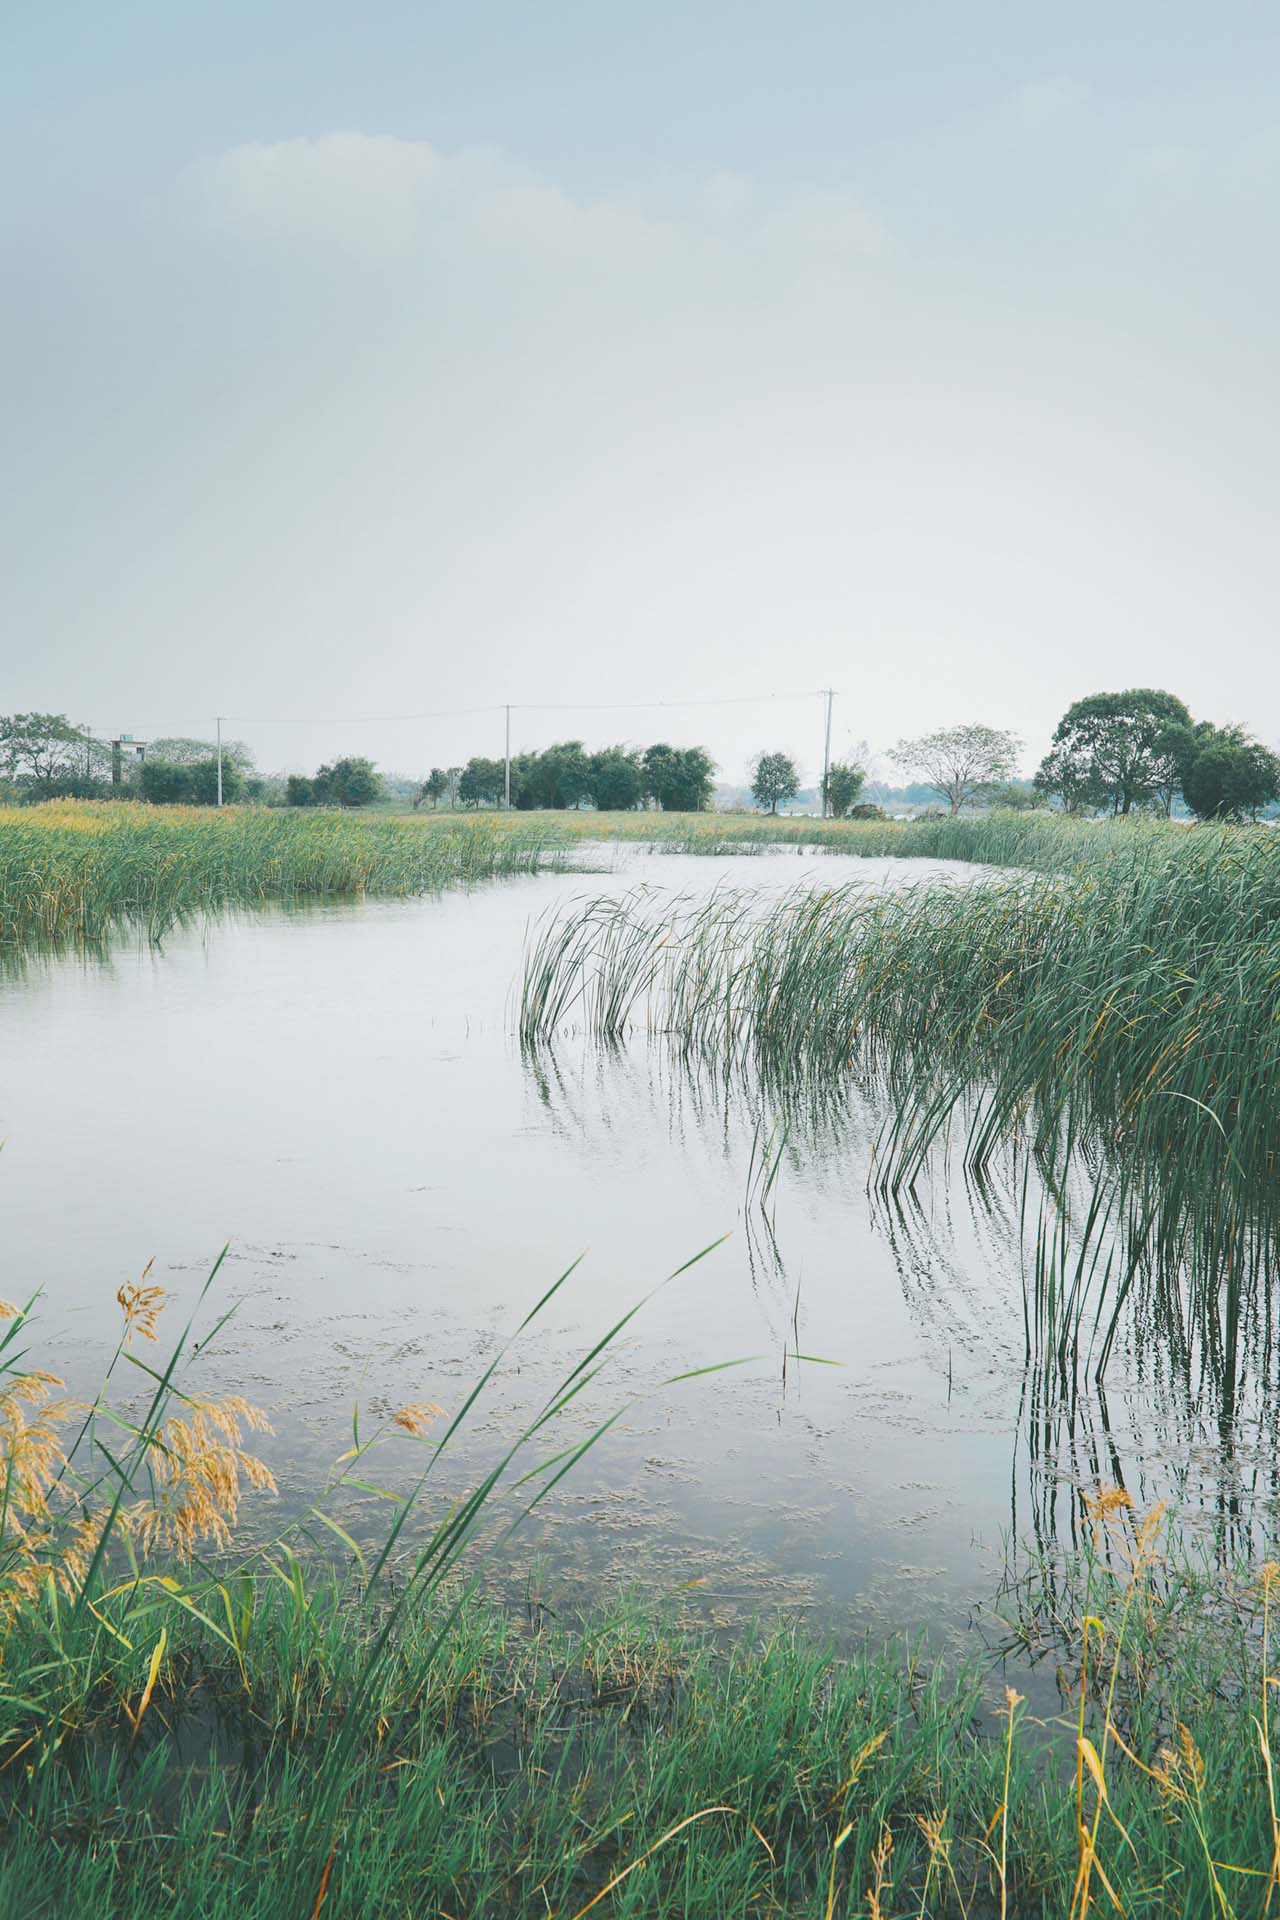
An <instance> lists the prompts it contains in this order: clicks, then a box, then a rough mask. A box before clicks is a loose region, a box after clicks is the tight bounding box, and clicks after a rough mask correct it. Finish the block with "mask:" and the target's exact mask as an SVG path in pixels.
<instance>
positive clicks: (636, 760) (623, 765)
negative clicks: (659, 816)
mask: <svg viewBox="0 0 1280 1920" xmlns="http://www.w3.org/2000/svg"><path fill="white" fill-rule="evenodd" d="M589 780H590V790H591V798H592V799H593V800H594V801H595V803H596V806H597V807H598V808H599V809H600V811H601V813H625V812H627V811H629V810H630V809H631V808H633V807H640V806H643V805H644V798H645V776H644V767H643V765H642V763H641V760H640V755H639V754H638V753H637V752H635V751H634V749H632V748H631V747H603V748H601V750H600V752H599V753H593V754H592V755H591V761H590V770H589Z"/></svg>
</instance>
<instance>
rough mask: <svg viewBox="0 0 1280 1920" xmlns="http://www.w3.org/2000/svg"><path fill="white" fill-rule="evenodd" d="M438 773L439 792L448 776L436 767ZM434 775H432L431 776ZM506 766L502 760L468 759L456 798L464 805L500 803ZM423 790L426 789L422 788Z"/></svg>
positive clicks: (479, 805) (480, 805) (503, 789)
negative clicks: (439, 781)
mask: <svg viewBox="0 0 1280 1920" xmlns="http://www.w3.org/2000/svg"><path fill="white" fill-rule="evenodd" d="M436 773H437V774H439V775H440V780H441V786H440V788H439V791H440V792H444V790H445V788H446V787H447V785H448V778H447V776H446V775H445V774H443V773H441V772H440V769H439V768H438V767H437V768H436ZM433 777H434V776H433ZM506 778H507V768H506V762H505V761H503V760H484V759H472V760H468V762H467V764H466V766H465V767H464V768H463V769H462V778H461V779H460V780H459V782H458V798H459V800H460V801H461V802H462V804H463V806H464V807H496V806H500V805H501V803H502V799H503V795H504V793H505V790H506ZM512 785H513V789H514V786H515V769H514V767H513V768H512ZM423 791H424V792H425V791H426V789H425V788H424V789H423Z"/></svg>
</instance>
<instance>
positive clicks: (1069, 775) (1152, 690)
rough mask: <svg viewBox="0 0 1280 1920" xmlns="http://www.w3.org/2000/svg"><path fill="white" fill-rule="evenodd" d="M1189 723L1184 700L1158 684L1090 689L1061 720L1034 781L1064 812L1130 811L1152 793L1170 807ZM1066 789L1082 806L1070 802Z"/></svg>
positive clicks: (1146, 801) (1152, 795)
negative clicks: (1093, 809) (1059, 798)
mask: <svg viewBox="0 0 1280 1920" xmlns="http://www.w3.org/2000/svg"><path fill="white" fill-rule="evenodd" d="M1191 726H1192V723H1191V715H1190V713H1189V712H1188V711H1187V708H1186V707H1185V705H1184V704H1183V702H1182V701H1181V700H1179V699H1178V698H1177V696H1176V695H1175V694H1172V693H1163V692H1161V690H1160V689H1159V688H1157V687H1130V688H1129V689H1128V690H1127V691H1126V692H1124V693H1092V694H1090V695H1089V696H1088V698H1087V699H1084V700H1077V701H1076V702H1075V704H1074V706H1070V707H1068V708H1067V711H1066V712H1065V713H1064V714H1063V716H1062V719H1061V720H1060V721H1059V722H1058V725H1057V729H1056V730H1055V732H1054V736H1053V749H1052V751H1051V752H1050V754H1049V756H1048V757H1047V758H1046V759H1045V760H1044V761H1042V762H1041V765H1040V769H1039V772H1038V773H1037V775H1036V779H1037V782H1038V784H1039V785H1040V788H1041V791H1042V792H1058V793H1061V794H1062V797H1063V804H1064V805H1066V806H1067V809H1068V811H1069V812H1073V811H1081V810H1083V806H1086V805H1088V806H1109V807H1110V809H1111V811H1112V813H1113V814H1128V813H1132V812H1133V810H1134V808H1135V807H1142V806H1146V805H1149V804H1150V803H1151V801H1153V800H1154V799H1156V798H1157V796H1162V797H1164V799H1165V802H1166V811H1167V810H1168V806H1169V805H1171V804H1172V798H1173V794H1174V792H1175V791H1176V790H1177V786H1178V780H1179V765H1180V761H1181V759H1182V757H1183V756H1184V754H1185V750H1186V738H1187V735H1188V733H1189V732H1190V731H1191ZM1068 792H1071V793H1072V794H1074V795H1075V796H1076V798H1077V800H1078V802H1079V803H1080V804H1078V805H1077V806H1075V807H1073V806H1072V805H1071V802H1070V800H1069V799H1068Z"/></svg>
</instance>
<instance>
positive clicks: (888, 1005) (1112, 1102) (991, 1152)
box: [520, 817, 1280, 1376]
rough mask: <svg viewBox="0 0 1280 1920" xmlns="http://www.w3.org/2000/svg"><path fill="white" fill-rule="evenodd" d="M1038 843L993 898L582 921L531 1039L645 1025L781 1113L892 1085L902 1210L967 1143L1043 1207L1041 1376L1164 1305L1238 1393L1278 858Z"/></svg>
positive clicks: (880, 900)
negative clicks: (577, 1029)
mask: <svg viewBox="0 0 1280 1920" xmlns="http://www.w3.org/2000/svg"><path fill="white" fill-rule="evenodd" d="M1011 818H1012V817H1011ZM926 824H930V823H926ZM938 824H939V825H940V826H942V827H949V826H951V825H952V824H953V823H949V822H942V823H938ZM954 824H955V825H956V826H957V827H958V828H961V829H963V828H964V827H965V823H964V822H958V823H954ZM1065 824H1066V827H1067V830H1068V833H1067V838H1066V839H1065V840H1063V841H1062V842H1061V843H1060V844H1061V846H1062V847H1063V848H1065V847H1067V846H1068V845H1070V844H1072V839H1073V836H1074V829H1073V827H1072V823H1069V822H1068V823H1065ZM998 830H999V831H1000V832H1002V831H1003V828H999V829H998ZM1020 830H1021V829H1019V831H1020ZM995 831H996V829H993V832H995ZM1035 831H1036V830H1033V837H1032V838H1031V839H1030V840H1029V841H1027V842H1025V843H1024V845H1023V848H1022V857H1023V858H1024V860H1029V859H1030V858H1031V857H1032V856H1033V855H1034V856H1036V857H1038V858H1042V859H1043V860H1044V861H1045V862H1046V865H1047V866H1049V867H1050V870H1049V871H1046V872H1044V873H1039V872H1034V873H1023V874H1013V875H1007V874H1006V875H1005V876H1003V877H1001V876H999V875H995V876H988V877H987V878H985V879H984V881H983V883H982V884H980V885H973V886H957V885H954V884H948V885H917V886H914V887H911V888H909V889H906V890H904V891H902V892H897V893H891V892H882V891H871V890H867V889H865V888H863V887H861V886H860V885H856V884H853V885H842V886H837V887H833V888H827V889H823V888H816V887H812V886H806V887H801V888H797V889H794V890H792V891H791V892H790V893H788V894H786V895H784V896H783V897H781V898H778V899H775V900H774V901H772V902H770V903H765V904H763V905H762V903H761V900H760V898H759V897H758V896H756V895H754V894H752V893H751V892H750V891H749V890H745V889H726V890H722V891H718V892H717V893H716V894H714V895H713V896H712V897H711V898H710V900H704V901H701V902H696V903H690V902H688V901H684V900H679V899H677V900H675V901H666V902H663V901H660V900H657V899H655V897H654V896H653V895H652V894H648V893H634V894H632V895H630V896H628V897H627V898H624V899H622V900H617V899H610V898H601V899H596V900H587V901H584V902H580V903H578V904H577V905H576V906H575V907H574V908H573V909H571V910H570V911H568V912H566V913H561V914H559V915H556V916H554V917H552V918H551V919H550V920H548V921H546V922H544V923H543V924H542V926H541V927H540V928H539V929H538V931H537V933H536V935H535V937H534V938H533V940H532V942H531V944H530V946H529V949H528V951H527V953H526V960H525V968H524V977H523V990H522V997H521V1004H520V1031H521V1034H522V1037H523V1039H524V1041H525V1043H526V1044H527V1045H529V1046H531V1047H535V1048H536V1047H538V1046H541V1045H544V1044H546V1043H547V1042H548V1041H549V1040H550V1039H551V1037H552V1036H553V1035H554V1034H555V1033H556V1032H558V1031H560V1030H562V1029H563V1028H564V1027H565V1026H566V1024H572V1023H578V1024H581V1025H584V1026H585V1027H586V1028H587V1029H588V1031H590V1032H591V1033H593V1034H595V1035H597V1036H599V1037H601V1038H603V1039H606V1040H610V1041H614V1040H617V1039H618V1038H620V1037H621V1036H622V1035H623V1034H625V1033H626V1032H627V1031H629V1030H630V1029H631V1028H633V1027H634V1026H636V1025H641V1026H643V1027H645V1028H646V1029H647V1030H649V1031H650V1032H654V1033H657V1034H660V1035H661V1036H662V1037H663V1039H664V1041H665V1043H666V1044H667V1045H669V1046H670V1047H671V1048H673V1049H674V1050H675V1051H676V1052H677V1054H678V1055H679V1056H680V1057H681V1058H682V1059H684V1060H686V1061H688V1062H690V1063H696V1064H697V1065H698V1067H699V1068H700V1069H701V1070H704V1071H705V1070H711V1071H713V1072H716V1073H720V1074H725V1075H741V1074H747V1075H750V1076H751V1077H752V1078H753V1079H754V1080H755V1081H757V1082H759V1083H761V1084H762V1085H763V1086H764V1087H765V1088H767V1089H768V1090H769V1091H770V1092H771V1094H772V1095H773V1096H774V1098H775V1099H776V1101H777V1102H778V1104H779V1106H780V1107H781V1108H782V1110H783V1111H784V1113H785V1111H786V1110H787V1109H788V1107H794V1106H796V1105H797V1104H798V1105H805V1104H807V1103H812V1102H825V1101H830V1100H831V1099H832V1098H838V1097H839V1095H838V1089H839V1085H840V1083H841V1081H842V1080H843V1081H844V1082H845V1084H846V1085H848V1084H849V1083H850V1082H851V1081H852V1080H854V1079H857V1080H859V1081H860V1082H861V1083H863V1084H864V1085H872V1086H874V1087H875V1088H876V1089H877V1090H878V1093H879V1095H880V1098H881V1099H882V1102H883V1106H884V1111H885V1114H886V1119H885V1124H884V1128H883V1132H882V1135H881V1139H880V1143H879V1149H878V1156H877V1180H878V1182H879V1184H880V1185H881V1186H882V1188H884V1189H885V1190H886V1191H888V1192H891V1193H895V1194H902V1193H904V1192H907V1191H910V1190H911V1189H912V1187H913V1186H914V1185H915V1183H916V1182H917V1181H918V1179H919V1178H920V1177H921V1175H922V1173H923V1171H924V1169H925V1167H926V1165H927V1163H928V1161H929V1159H930V1157H931V1156H932V1155H933V1154H935V1153H936V1152H938V1151H939V1150H948V1149H950V1148H952V1147H954V1146H956V1145H958V1146H959V1149H960V1151H961V1153H962V1157H963V1162H964V1166H965V1169H966V1171H967V1172H968V1173H969V1174H970V1175H971V1176H972V1177H973V1178H974V1179H975V1181H977V1182H979V1183H980V1182H981V1181H982V1180H983V1179H991V1178H992V1177H993V1176H994V1175H995V1172H996V1170H997V1168H998V1169H999V1175H1000V1178H1001V1179H1002V1180H1003V1181H1004V1182H1005V1183H1006V1185H1010V1184H1011V1185H1012V1186H1013V1188H1014V1189H1015V1190H1018V1189H1020V1190H1021V1192H1022V1194H1023V1196H1024V1204H1025V1205H1026V1206H1028V1207H1029V1208H1030V1210H1031V1213H1032V1215H1033V1219H1032V1223H1031V1224H1032V1231H1031V1235H1030V1238H1031V1240H1032V1242H1033V1245H1034V1247H1035V1250H1036V1253H1035V1260H1036V1264H1035V1270H1034V1272H1033V1273H1032V1274H1031V1275H1030V1277H1029V1287H1028V1309H1027V1317H1028V1350H1029V1352H1030V1351H1032V1350H1034V1351H1035V1353H1036V1354H1037V1356H1041V1357H1042V1356H1043V1355H1044V1354H1045V1353H1046V1352H1047V1351H1052V1352H1056V1354H1057V1356H1058V1358H1059V1360H1060V1361H1061V1362H1062V1364H1063V1365H1067V1364H1069V1363H1074V1360H1075V1359H1076V1357H1077V1356H1078V1355H1079V1352H1080V1346H1081V1338H1082V1333H1083V1334H1085V1335H1087V1337H1088V1339H1089V1340H1090V1342H1091V1343H1092V1349H1093V1352H1094V1360H1095V1365H1096V1367H1098V1368H1099V1369H1100V1368H1101V1367H1102V1366H1105V1364H1106V1361H1107V1358H1108V1356H1109V1354H1110V1351H1111V1347H1112V1344H1113V1342H1114V1339H1115V1336H1116V1331H1117V1328H1118V1326H1119V1314H1120V1311H1121V1309H1122V1308H1123V1306H1124V1304H1125V1303H1126V1301H1127V1300H1128V1298H1129V1296H1130V1294H1131V1292H1132V1290H1133V1288H1134V1285H1135V1282H1137V1281H1139V1280H1141V1281H1142V1283H1143V1286H1144V1287H1145V1289H1146V1291H1147V1294H1148V1296H1150V1294H1151V1293H1152V1291H1153V1290H1154V1291H1155V1292H1157V1293H1158V1292H1159V1291H1160V1290H1161V1289H1162V1288H1163V1289H1164V1290H1165V1292H1166V1293H1167V1295H1168V1305H1169V1307H1170V1309H1171V1310H1173V1309H1175V1308H1176V1310H1177V1313H1178V1314H1179V1316H1180V1317H1181V1319H1182V1320H1183V1321H1184V1322H1186V1323H1191V1324H1194V1326H1195V1327H1196V1328H1197V1330H1198V1333H1199V1335H1200V1337H1201V1345H1202V1350H1203V1352H1204V1353H1205V1354H1206V1355H1208V1356H1209V1358H1210V1359H1211V1361H1212V1364H1213V1365H1214V1366H1215V1367H1216V1368H1217V1369H1218V1370H1219V1371H1220V1372H1222V1373H1223V1374H1224V1375H1227V1376H1230V1375H1233V1374H1234V1372H1235V1368H1236V1354H1237V1349H1238V1346H1239V1342H1240V1336H1241V1331H1242V1328H1243V1327H1244V1325H1245V1322H1246V1320H1247V1317H1248V1315H1249V1314H1250V1313H1254V1314H1257V1313H1262V1314H1263V1315H1264V1316H1265V1312H1266V1302H1267V1301H1268V1300H1269V1299H1270V1292H1269V1288H1270V1282H1271V1280H1272V1278H1273V1277H1274V1275H1275V1271H1276V1257H1277V1240H1276V1231H1277V1225H1276V1217H1275V1216H1276V1197H1277V1192H1278V1191H1280V1188H1278V1184H1277V1166H1276V1124H1277V1117H1278V1116H1280V841H1277V840H1276V839H1275V838H1273V836H1272V835H1271V834H1270V833H1268V832H1266V831H1257V832H1252V833H1250V832H1247V831H1246V832H1231V831H1226V832H1223V831H1214V832H1207V831H1204V830H1202V829H1197V830H1195V831H1191V830H1188V829H1182V828H1164V827H1157V828H1155V829H1143V828H1139V829H1137V830H1136V831H1134V830H1132V829H1127V828H1126V829H1121V830H1119V831H1118V832H1116V833H1115V834H1114V836H1109V837H1107V836H1099V837H1098V838H1096V839H1093V840H1090V841H1089V842H1088V844H1089V845H1090V847H1091V848H1092V849H1094V851H1092V852H1091V854H1090V857H1089V858H1088V859H1087V860H1085V861H1081V862H1079V863H1078V864H1077V865H1076V867H1075V868H1074V869H1072V870H1071V871H1069V872H1068V871H1063V870H1060V869H1057V868H1055V867H1053V865H1052V859H1053V857H1054V848H1055V847H1056V846H1058V845H1059V842H1058V841H1057V840H1056V839H1055V837H1054V836H1055V827H1054V823H1052V822H1051V823H1049V828H1048V838H1047V839H1046V838H1036V837H1035ZM1086 831H1089V832H1092V830H1091V829H1089V830H1086ZM958 844H963V842H961V843H958ZM989 844H991V845H992V846H993V847H994V846H1000V845H1003V844H1004V843H1003V842H1001V841H1000V840H999V839H998V838H997V839H995V840H994V841H992V842H990V843H989ZM1014 851H1015V849H1014V847H1013V845H1012V843H1011V842H1010V843H1009V844H1008V845H1007V846H1005V850H1004V856H1003V857H1004V858H1005V859H1006V860H1008V859H1009V858H1011V857H1012V855H1013V853H1014ZM1011 1148H1013V1149H1015V1150H1016V1152H1015V1157H1014V1159H1013V1160H1009V1159H1008V1158H1007V1156H1008V1154H1009V1151H1010V1149H1011ZM1017 1154H1020V1155H1021V1156H1022V1157H1021V1159H1020V1160H1019V1159H1018V1158H1017ZM1081 1170H1083V1173H1084V1175H1085V1178H1084V1180H1083V1182H1081V1181H1080V1180H1079V1179H1078V1178H1077V1177H1076V1176H1077V1175H1079V1174H1080V1172H1081ZM1032 1176H1034V1177H1032ZM1073 1184H1074V1187H1075V1189H1076V1196H1075V1198H1074V1199H1073V1198H1071V1192H1072V1188H1073Z"/></svg>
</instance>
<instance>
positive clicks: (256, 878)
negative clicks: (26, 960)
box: [0, 801, 556, 952]
mask: <svg viewBox="0 0 1280 1920" xmlns="http://www.w3.org/2000/svg"><path fill="white" fill-rule="evenodd" d="M555 844H556V836H555V835H554V833H551V832H548V830H547V829H546V828H545V827H544V826H541V825H540V824H538V823H537V822H529V821H526V820H503V821H497V820H496V819H491V818H482V819H462V818H460V817H457V816H452V815H450V816H444V817H441V818H439V819H432V820H403V819H397V818H391V817H388V816H386V815H371V816H361V815H356V814H344V813H339V812H333V811H326V812H319V813H314V812H305V813H301V812H299V813H290V812H282V811H274V812H271V811H267V810H265V809H262V808H252V807H227V808H224V809H222V810H221V811H215V810H213V809H210V808H207V807H204V808H201V807H147V806H142V805H137V804H132V803H128V802H99V803H93V802H78V801H56V802H52V803H50V804H48V805H46V806H42V807H23V808H9V809H5V810H0V950H4V951H9V952H20V951H22V950H23V949H26V948H30V947H34V946H40V945H46V946H75V945H79V946H84V947H95V946H98V945H101V944H102V943H103V942H104V941H106V940H108V939H109V938H110V936H111V934H112V933H113V932H116V931H119V930H123V929H137V930H139V931H141V932H142V933H143V934H144V936H146V937H148V938H150V939H152V940H158V939H161V938H162V937H163V936H164V934H165V933H167V932H168V931H170V929H172V928H173V927H175V926H178V925H181V924H182V923H183V922H184V921H187V920H190V919H192V918H197V917H199V916H202V915H208V914H217V913H220V912H223V911H225V910H226V909H228V908H232V907H246V906H256V905H259V904H261V903H263V902H266V901H288V900H305V899H317V898H330V897H348V898H350V897H359V896H361V895H364V894H379V895H386V896H396V895H410V894H420V893H435V892H441V891H443V890H445V889H446V888H449V887H459V886H471V885H475V884H477V883H479V882H480V881H483V880H490V879H494V878H496V877H499V876H501V875H507V874H516V873H536V872H537V871H538V870H539V868H541V867H542V866H544V865H546V864H548V863H551V862H553V861H554V859H555V857H556V856H555Z"/></svg>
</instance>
